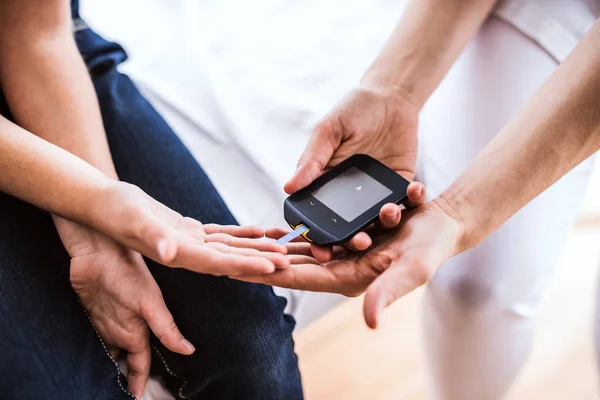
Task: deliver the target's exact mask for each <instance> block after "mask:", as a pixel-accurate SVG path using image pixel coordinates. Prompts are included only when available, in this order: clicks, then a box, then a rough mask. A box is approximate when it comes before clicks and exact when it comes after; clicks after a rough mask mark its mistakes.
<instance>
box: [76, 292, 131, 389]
mask: <svg viewBox="0 0 600 400" xmlns="http://www.w3.org/2000/svg"><path fill="white" fill-rule="evenodd" d="M77 301H78V302H79V305H80V306H81V308H82V309H83V312H85V315H86V317H87V319H88V320H89V321H90V324H92V328H94V332H96V337H97V338H98V340H99V341H100V344H101V345H102V348H103V349H104V352H105V353H106V355H107V356H108V358H109V359H110V361H112V363H113V364H114V365H115V368H116V369H117V383H118V384H119V387H120V388H121V390H122V391H123V392H125V393H126V394H127V395H128V396H131V398H132V399H137V398H136V397H135V396H134V395H133V394H131V393H129V392H128V391H127V390H126V389H125V388H124V387H123V383H122V382H121V368H120V367H119V363H118V362H117V360H115V359H114V358H113V356H112V355H111V354H110V352H109V351H108V348H107V347H106V344H105V343H104V340H102V338H101V337H100V334H99V333H98V329H96V325H94V321H92V318H91V317H90V314H89V313H88V312H87V310H86V309H85V307H84V306H83V304H82V303H81V300H80V299H79V297H77Z"/></svg>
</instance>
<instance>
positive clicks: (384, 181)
mask: <svg viewBox="0 0 600 400" xmlns="http://www.w3.org/2000/svg"><path fill="white" fill-rule="evenodd" d="M357 170H358V171H357ZM340 175H341V176H342V177H340ZM336 178H340V179H343V181H344V183H343V190H339V192H342V193H339V196H343V198H339V197H338V198H334V197H335V195H336V193H334V192H332V189H335V187H334V186H332V185H329V187H330V189H327V188H326V189H327V190H328V192H327V193H324V194H320V190H321V191H322V190H323V189H322V188H323V187H324V186H325V185H327V184H328V183H330V182H331V183H332V184H333V185H336V184H337V183H333V181H334V180H335V179H336ZM353 179H355V180H356V182H353ZM373 181H376V182H373ZM408 184H409V182H408V181H407V180H406V179H404V178H403V177H401V176H400V175H398V174H397V173H396V172H394V171H393V170H391V169H390V168H388V167H386V166H385V165H383V164H382V163H380V162H379V161H377V160H375V159H374V158H373V157H371V156H368V155H365V154H357V155H354V156H352V157H350V158H348V159H346V160H344V161H342V162H341V163H340V164H338V165H336V166H335V167H333V168H332V169H330V170H329V171H327V172H325V173H324V174H323V175H321V176H320V177H318V178H317V179H315V181H314V182H312V183H311V184H310V185H309V186H307V187H305V188H304V189H301V190H299V191H298V192H296V193H294V194H292V195H291V196H289V197H288V198H287V199H286V200H285V203H284V206H283V212H284V217H285V220H286V221H287V222H288V224H289V225H290V226H291V227H292V228H294V229H295V228H297V227H298V226H300V225H304V226H306V227H307V228H308V231H307V232H305V233H304V234H302V236H303V237H304V238H305V239H307V240H308V241H310V242H314V243H316V244H320V245H333V244H340V243H343V242H345V241H347V240H348V239H350V238H351V237H352V236H354V235H355V234H357V233H358V232H360V231H362V230H364V229H365V228H367V227H368V226H369V225H370V224H372V223H373V222H375V220H377V218H378V217H379V211H380V210H381V207H382V206H383V205H384V204H387V203H395V204H401V203H402V202H403V201H404V200H405V199H406V198H407V194H406V189H407V187H408ZM337 185H338V187H339V186H340V184H337ZM349 185H353V186H352V188H349ZM363 186H364V187H365V188H367V189H369V190H368V192H366V190H367V189H365V192H362V191H361V190H362V188H363ZM352 189H354V190H356V193H354V192H353V191H352ZM373 195H374V196H375V198H374V199H373V198H371V199H369V198H365V196H371V197H372V196H373ZM315 196H316V197H315ZM359 196H362V197H359ZM382 196H383V197H382ZM317 197H319V198H320V199H321V200H323V201H325V202H329V203H330V205H331V204H334V203H335V204H336V207H331V208H330V207H329V206H327V205H326V204H324V202H323V201H321V200H319V199H318V198H317ZM380 197H382V198H380ZM353 201H354V203H352V202H353ZM373 202H374V203H373ZM359 203H360V204H359ZM371 203H373V204H372V205H371ZM361 205H362V206H364V209H360V208H359V209H358V210H360V211H361V212H360V213H359V214H358V215H357V216H356V217H354V214H356V212H357V211H358V210H357V209H356V207H361ZM365 205H366V206H365ZM332 208H337V210H338V211H337V212H336V211H334V210H333V209H332ZM352 208H354V210H352ZM342 211H343V212H342ZM340 214H344V215H345V218H344V217H342V215H340Z"/></svg>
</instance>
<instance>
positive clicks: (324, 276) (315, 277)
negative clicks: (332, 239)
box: [236, 199, 465, 329]
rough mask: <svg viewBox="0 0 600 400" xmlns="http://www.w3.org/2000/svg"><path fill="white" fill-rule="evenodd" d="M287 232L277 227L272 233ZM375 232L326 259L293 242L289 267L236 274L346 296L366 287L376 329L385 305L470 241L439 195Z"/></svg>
mask: <svg viewBox="0 0 600 400" xmlns="http://www.w3.org/2000/svg"><path fill="white" fill-rule="evenodd" d="M379 229H383V228H379ZM282 233H283V232H282V231H281V230H277V229H273V230H271V231H269V232H267V235H269V236H275V237H280V236H281V234H282ZM376 237H377V241H376V242H375V243H374V244H373V247H372V248H371V249H369V250H368V251H365V252H359V253H353V252H348V251H347V250H346V249H343V248H336V249H335V250H334V254H333V255H334V260H333V261H331V262H328V263H325V264H320V263H319V262H318V261H317V260H316V259H315V258H313V257H312V253H311V249H310V247H309V245H308V244H306V243H300V242H297V243H290V244H288V257H289V258H290V262H291V264H292V265H291V266H290V268H288V269H285V270H280V271H276V272H275V273H273V274H271V275H264V276H243V277H238V278H236V279H240V280H244V281H247V282H256V283H264V284H269V285H274V286H281V287H286V288H292V289H300V290H309V291H315V292H331V293H340V294H344V295H346V296H358V295H359V294H361V293H363V292H365V291H366V295H365V300H364V316H365V321H366V323H367V325H368V326H369V327H371V328H373V329H375V328H377V326H378V324H379V320H380V317H381V313H382V311H383V309H384V308H385V307H387V306H388V305H390V304H391V303H393V302H394V301H395V300H396V299H398V298H400V297H402V296H404V295H406V294H408V293H410V292H412V291H413V290H415V289H416V288H418V287H419V286H422V285H424V284H426V283H427V282H428V281H429V280H430V279H431V277H432V276H433V274H434V273H435V271H436V270H437V269H438V268H439V267H440V266H441V265H442V264H443V263H444V261H446V260H447V259H448V258H450V257H451V256H453V255H455V254H457V253H459V252H460V251H462V249H463V247H462V246H461V244H462V243H464V242H465V237H464V229H463V227H462V224H461V223H460V220H459V219H458V218H456V217H454V213H453V211H452V209H451V208H449V207H448V206H447V205H446V203H444V202H443V201H441V200H440V199H436V200H434V201H433V202H427V203H425V204H423V205H421V206H419V207H416V208H413V209H410V210H406V211H404V215H403V216H402V220H401V221H400V224H399V225H398V227H396V228H393V229H390V230H387V231H386V232H383V233H382V234H379V235H377V236H376Z"/></svg>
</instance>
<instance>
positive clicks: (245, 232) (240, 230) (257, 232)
mask: <svg viewBox="0 0 600 400" xmlns="http://www.w3.org/2000/svg"><path fill="white" fill-rule="evenodd" d="M203 226H204V232H206V234H208V235H210V234H215V233H226V234H228V235H231V236H237V237H243V238H261V237H263V236H264V234H265V231H264V229H261V228H258V227H256V226H237V225H218V224H204V225H203Z"/></svg>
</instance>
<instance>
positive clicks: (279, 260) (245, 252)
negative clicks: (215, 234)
mask: <svg viewBox="0 0 600 400" xmlns="http://www.w3.org/2000/svg"><path fill="white" fill-rule="evenodd" d="M206 246H208V247H210V248H212V249H215V250H218V251H220V252H222V253H224V254H238V255H241V256H248V257H264V258H266V259H267V260H269V261H271V262H272V263H273V265H275V267H278V268H287V267H288V266H289V265H290V261H289V260H288V259H287V258H286V257H285V256H284V255H283V254H281V253H275V252H269V251H259V250H256V249H248V248H243V247H231V246H227V245H226V244H223V243H219V242H212V243H207V244H206Z"/></svg>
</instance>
